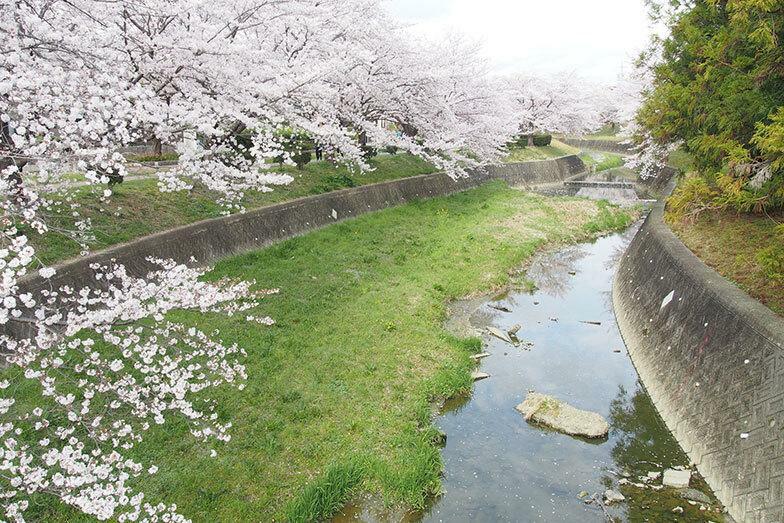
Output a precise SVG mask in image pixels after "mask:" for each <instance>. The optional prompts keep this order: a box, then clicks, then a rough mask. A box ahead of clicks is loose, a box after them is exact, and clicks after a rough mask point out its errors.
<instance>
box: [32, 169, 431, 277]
mask: <svg viewBox="0 0 784 523" xmlns="http://www.w3.org/2000/svg"><path fill="white" fill-rule="evenodd" d="M370 164H371V165H372V166H373V167H374V169H375V170H374V171H371V172H367V173H364V174H352V173H350V172H348V170H347V169H346V168H345V167H335V166H333V165H331V164H329V163H327V162H313V163H310V164H308V165H307V166H306V167H305V169H304V170H298V169H296V168H293V167H288V166H284V168H283V170H284V171H286V172H288V173H289V174H291V175H292V176H293V177H294V178H295V180H294V181H293V182H292V183H291V184H290V185H288V186H285V187H277V188H275V190H274V191H272V192H267V193H262V192H257V191H253V192H249V193H248V194H247V195H246V197H245V199H244V200H243V204H244V205H245V207H246V208H248V209H253V208H257V207H263V206H265V205H271V204H274V203H278V202H282V201H285V200H291V199H294V198H299V197H302V196H308V195H311V194H318V193H322V192H326V191H329V190H335V189H340V188H343V187H345V186H348V185H350V184H349V183H348V181H347V180H350V181H351V182H352V183H353V185H365V184H371V183H377V182H382V181H385V180H392V179H396V178H405V177H409V176H416V175H418V174H425V173H429V172H433V171H434V170H435V169H434V168H433V166H431V165H430V164H428V163H427V162H425V161H424V160H421V159H420V158H418V157H415V156H411V155H407V154H398V155H383V156H378V157H376V158H373V159H371V160H370ZM102 191H103V187H98V188H96V187H81V188H77V189H74V191H73V193H74V198H75V199H76V200H77V201H78V202H79V203H80V204H81V206H82V207H81V212H82V214H83V216H85V217H87V218H89V219H90V220H91V222H92V225H93V232H94V235H95V241H94V242H92V243H91V245H90V249H91V250H100V249H104V248H106V247H109V246H112V245H116V244H119V243H124V242H127V241H130V240H133V239H136V238H140V237H142V236H146V235H148V234H152V233H155V232H160V231H164V230H167V229H171V228H173V227H178V226H180V225H185V224H188V223H193V222H196V221H199V220H203V219H206V218H215V217H218V216H220V215H221V212H222V209H221V207H220V205H218V204H217V203H216V201H215V195H214V193H210V192H208V191H206V190H204V189H201V188H199V187H197V188H195V189H194V190H193V191H191V192H184V191H183V192H177V193H161V192H160V191H159V190H158V186H157V180H156V179H151V180H134V181H127V182H124V183H122V184H120V185H117V186H115V187H114V188H113V191H114V194H113V196H112V198H111V199H110V200H109V202H108V203H105V202H101V200H100V197H99V194H100V192H102ZM48 222H49V224H50V225H51V226H53V227H55V228H59V229H64V230H73V229H74V226H73V219H72V218H71V217H70V216H69V214H68V213H64V214H56V215H53V216H50V217H49V219H48ZM29 236H30V237H31V241H32V243H33V245H34V247H35V248H36V253H37V255H38V256H39V257H40V258H41V260H42V261H43V262H44V263H47V264H50V263H54V262H58V261H62V260H66V259H69V258H73V257H75V256H78V255H79V252H80V251H81V248H80V247H79V245H78V243H76V242H74V241H73V240H72V239H70V238H69V237H67V236H64V235H62V234H59V233H49V234H47V235H45V236H40V235H37V234H34V233H33V234H29Z"/></svg>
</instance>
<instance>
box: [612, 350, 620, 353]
mask: <svg viewBox="0 0 784 523" xmlns="http://www.w3.org/2000/svg"><path fill="white" fill-rule="evenodd" d="M613 352H616V353H617V352H621V349H613Z"/></svg>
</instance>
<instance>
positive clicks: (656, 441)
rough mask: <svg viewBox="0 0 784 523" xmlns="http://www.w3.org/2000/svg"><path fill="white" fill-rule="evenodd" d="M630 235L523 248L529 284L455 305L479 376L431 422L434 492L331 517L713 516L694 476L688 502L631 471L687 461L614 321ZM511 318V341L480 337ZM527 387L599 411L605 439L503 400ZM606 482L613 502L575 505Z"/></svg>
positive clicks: (457, 325)
mask: <svg viewBox="0 0 784 523" xmlns="http://www.w3.org/2000/svg"><path fill="white" fill-rule="evenodd" d="M635 232H636V227H633V228H631V229H629V230H628V231H626V232H623V233H619V234H613V235H610V236H606V237H604V238H601V239H599V240H598V241H596V242H595V243H591V244H582V245H576V246H571V247H566V248H564V249H562V250H560V251H558V252H554V253H549V254H543V255H540V256H538V257H536V258H535V259H534V261H533V262H532V264H531V266H530V268H529V270H528V271H527V276H528V278H530V279H531V280H532V281H533V282H534V283H535V284H536V286H537V290H536V291H535V292H533V293H529V292H525V291H515V290H513V291H510V292H508V293H505V294H503V295H501V296H496V297H493V298H484V299H474V300H470V301H465V302H461V303H458V304H455V306H454V307H453V312H454V314H453V316H452V318H451V320H450V322H449V325H448V326H449V328H450V329H452V330H456V331H461V333H462V334H466V331H468V333H473V334H476V335H482V337H483V339H484V340H485V350H486V352H488V353H489V354H490V355H489V356H488V357H487V358H485V359H483V360H482V363H481V366H480V367H479V370H481V371H482V372H484V373H487V374H489V375H490V377H489V378H487V379H484V380H482V381H478V382H477V383H476V384H475V386H474V390H473V391H472V393H471V394H470V395H468V396H465V397H461V398H453V399H451V400H449V401H447V402H446V404H445V405H444V407H443V411H442V413H441V415H440V416H439V417H438V419H437V420H436V424H437V425H438V427H439V428H440V429H441V430H442V431H443V432H444V433H445V434H446V435H447V440H446V445H445V447H444V449H443V459H444V478H443V491H444V492H443V495H441V496H440V497H438V498H437V499H435V500H433V502H432V505H431V506H430V507H429V508H428V509H427V510H426V511H424V512H422V513H416V514H412V513H408V514H403V513H393V512H389V511H388V509H385V508H384V507H383V504H381V503H379V502H378V501H375V502H374V501H372V500H371V501H365V502H358V503H356V504H352V505H350V506H348V507H347V508H346V510H345V511H344V512H343V514H342V515H341V516H339V517H338V518H336V521H426V522H454V521H487V522H491V521H515V522H517V521H574V522H584V521H596V522H601V521H608V520H610V518H617V520H620V521H715V522H720V521H723V519H722V513H721V508H720V507H719V505H718V503H717V502H716V501H715V499H714V498H713V496H712V494H711V493H710V490H709V489H708V488H707V486H706V485H705V483H704V482H703V481H702V480H701V479H700V478H699V477H698V476H696V474H695V476H693V477H692V480H691V485H690V486H691V487H692V489H696V490H699V491H700V492H697V493H696V494H694V492H692V496H693V497H700V496H702V497H703V498H704V499H703V501H702V502H695V501H688V500H686V499H684V498H683V495H684V494H683V492H679V491H675V490H674V489H670V488H663V487H661V486H660V485H661V479H658V480H656V481H651V480H648V479H646V480H645V481H643V480H642V479H641V478H646V476H647V474H648V473H652V474H653V475H654V476H655V475H656V473H661V472H662V471H663V470H664V469H666V468H669V467H678V466H687V465H688V459H687V457H686V455H685V454H684V453H683V451H682V450H681V449H680V447H679V446H678V444H677V443H676V441H675V440H674V438H673V437H672V435H671V434H670V433H669V431H668V430H667V429H666V427H665V425H664V423H663V422H662V421H661V419H660V418H659V417H658V415H657V413H656V411H655V409H654V407H653V405H652V404H651V401H650V399H649V398H648V395H647V393H646V392H645V390H644V388H643V387H642V385H641V384H640V383H639V381H638V376H637V373H636V372H635V369H634V367H633V365H632V362H631V360H630V359H629V356H628V354H627V353H626V348H625V346H624V344H623V341H622V339H621V336H620V333H619V331H618V328H617V326H616V323H615V317H614V314H613V308H612V301H611V288H612V281H613V275H614V273H615V269H616V266H617V264H618V262H619V260H620V257H621V255H622V254H623V252H624V251H625V249H626V247H627V246H628V244H629V242H630V241H631V239H632V238H633V236H634V234H635ZM507 311H508V312H507ZM518 324H519V325H521V326H522V327H521V329H520V330H519V331H518V333H517V336H518V337H519V340H520V344H519V345H518V346H514V345H512V344H510V343H508V342H505V341H502V340H501V339H498V338H496V337H493V336H490V335H488V327H493V328H495V329H497V331H502V332H506V331H507V330H509V329H512V330H514V328H513V326H515V325H518ZM497 331H496V332H497ZM529 391H536V392H540V393H544V394H549V395H552V396H555V397H557V398H558V399H560V400H563V401H565V402H567V403H569V404H571V405H573V406H575V407H577V408H580V409H586V410H590V411H594V412H597V413H599V414H601V415H602V416H604V417H605V419H607V421H608V422H609V424H610V433H609V436H608V437H607V438H604V439H600V440H587V439H581V438H575V437H571V436H567V435H564V434H561V433H558V432H555V431H553V430H550V429H547V428H545V427H543V426H538V425H534V424H531V423H528V422H526V421H525V419H524V418H523V416H522V415H521V414H520V413H519V412H517V411H516V410H515V406H516V405H518V404H519V403H521V402H522V401H523V399H524V398H525V396H526V394H527V393H528V392H529ZM634 483H637V484H638V485H639V486H634V485H633V484H634ZM607 489H613V490H615V491H618V492H620V493H622V494H623V495H624V496H625V498H626V499H625V500H624V501H622V502H618V503H614V504H611V505H605V504H603V503H599V502H591V503H588V502H587V501H590V498H591V497H593V496H596V499H597V500H601V499H602V494H603V493H604V492H605V491H606V490H607ZM708 499H709V500H708ZM673 511H674V512H673Z"/></svg>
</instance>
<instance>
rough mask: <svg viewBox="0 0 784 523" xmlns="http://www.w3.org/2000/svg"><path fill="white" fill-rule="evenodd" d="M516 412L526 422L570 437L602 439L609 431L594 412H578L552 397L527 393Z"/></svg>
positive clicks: (607, 426) (606, 424) (608, 426)
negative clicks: (543, 426) (549, 428)
mask: <svg viewBox="0 0 784 523" xmlns="http://www.w3.org/2000/svg"><path fill="white" fill-rule="evenodd" d="M516 408H517V410H518V411H520V412H521V413H522V414H523V415H524V416H525V419H526V421H533V422H535V423H541V424H542V425H547V426H548V427H551V428H553V429H555V430H557V431H559V432H563V433H564V434H569V435H570V436H584V437H586V438H603V437H605V436H606V435H607V432H608V431H609V430H610V425H609V424H608V423H607V421H605V419H604V418H603V417H602V416H601V415H600V414H597V413H595V412H589V411H587V410H580V409H576V408H574V407H572V406H571V405H568V404H566V403H564V402H563V401H561V400H558V399H556V398H554V397H552V396H547V395H545V394H538V393H536V392H529V393H528V395H527V396H526V397H525V401H523V402H522V403H521V404H520V405H518V406H517V407H516Z"/></svg>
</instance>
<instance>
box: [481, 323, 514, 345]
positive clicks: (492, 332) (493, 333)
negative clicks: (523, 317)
mask: <svg viewBox="0 0 784 523" xmlns="http://www.w3.org/2000/svg"><path fill="white" fill-rule="evenodd" d="M487 332H488V333H489V334H490V335H491V336H495V337H496V338H498V339H499V340H501V341H505V342H506V343H513V342H512V340H511V339H509V336H507V335H506V334H505V333H504V332H502V331H500V330H498V329H496V328H495V327H487Z"/></svg>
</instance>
